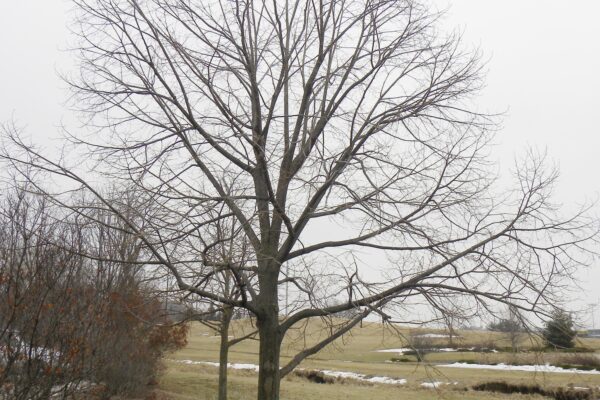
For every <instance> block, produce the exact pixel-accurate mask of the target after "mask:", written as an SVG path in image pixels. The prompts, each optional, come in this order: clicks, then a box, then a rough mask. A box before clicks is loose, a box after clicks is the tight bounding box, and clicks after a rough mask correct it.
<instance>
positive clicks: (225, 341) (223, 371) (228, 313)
mask: <svg viewBox="0 0 600 400" xmlns="http://www.w3.org/2000/svg"><path fill="white" fill-rule="evenodd" d="M232 315H233V307H229V306H225V307H224V308H223V314H222V316H221V348H220V351H219V400H227V362H228V361H229V323H230V322H231V317H232Z"/></svg>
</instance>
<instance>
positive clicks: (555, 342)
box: [542, 311, 577, 349]
mask: <svg viewBox="0 0 600 400" xmlns="http://www.w3.org/2000/svg"><path fill="white" fill-rule="evenodd" d="M576 334H577V332H575V330H574V329H573V319H572V318H571V316H570V315H569V314H568V313H566V312H564V311H556V312H554V313H553V314H552V319H550V320H549V321H546V326H545V328H544V330H543V332H542V335H543V337H544V341H545V342H546V346H548V347H555V348H562V349H570V348H573V347H575V335H576Z"/></svg>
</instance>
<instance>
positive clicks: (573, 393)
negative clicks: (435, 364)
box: [473, 381, 594, 400]
mask: <svg viewBox="0 0 600 400" xmlns="http://www.w3.org/2000/svg"><path fill="white" fill-rule="evenodd" d="M473 390H477V391H485V392H498V393H505V394H512V393H519V394H526V395H529V394H537V395H541V396H545V397H550V398H553V399H554V400H591V399H593V398H594V393H593V391H591V390H574V389H563V388H558V389H544V388H542V387H541V386H540V385H537V384H534V385H527V384H512V383H507V382H503V381H498V382H485V383H480V384H477V385H474V386H473Z"/></svg>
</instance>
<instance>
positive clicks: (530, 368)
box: [437, 363, 600, 375]
mask: <svg viewBox="0 0 600 400" xmlns="http://www.w3.org/2000/svg"><path fill="white" fill-rule="evenodd" d="M437 367H442V368H468V369H491V370H501V371H525V372H553V373H562V374H591V375H600V371H598V370H595V369H594V370H591V371H586V370H581V369H566V368H561V367H555V366H554V365H550V364H546V365H507V364H497V365H490V364H468V363H454V364H442V365H437Z"/></svg>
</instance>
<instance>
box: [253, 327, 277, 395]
mask: <svg viewBox="0 0 600 400" xmlns="http://www.w3.org/2000/svg"><path fill="white" fill-rule="evenodd" d="M259 334H260V348H259V360H258V365H259V371H258V400H279V354H280V350H281V340H280V332H279V326H278V321H277V318H274V319H273V318H271V317H270V316H269V318H266V319H265V320H263V321H261V323H260V326H259Z"/></svg>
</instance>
